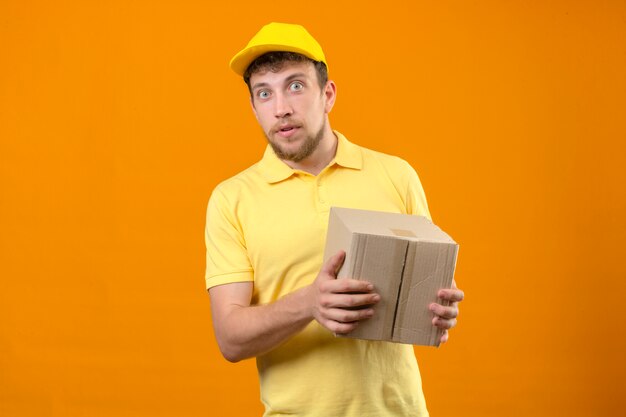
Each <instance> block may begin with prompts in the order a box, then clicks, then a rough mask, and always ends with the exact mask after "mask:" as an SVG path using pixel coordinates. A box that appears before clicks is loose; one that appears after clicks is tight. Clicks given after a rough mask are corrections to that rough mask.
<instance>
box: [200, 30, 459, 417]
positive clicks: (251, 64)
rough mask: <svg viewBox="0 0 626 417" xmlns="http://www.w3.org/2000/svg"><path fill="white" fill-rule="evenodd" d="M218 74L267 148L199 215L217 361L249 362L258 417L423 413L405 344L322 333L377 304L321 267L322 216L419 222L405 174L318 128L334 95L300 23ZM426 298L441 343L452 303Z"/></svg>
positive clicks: (451, 320)
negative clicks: (237, 81)
mask: <svg viewBox="0 0 626 417" xmlns="http://www.w3.org/2000/svg"><path fill="white" fill-rule="evenodd" d="M231 68H232V69H233V70H234V71H235V72H236V73H237V74H239V75H242V76H243V77H244V80H245V81H246V83H247V85H248V88H249V90H250V94H251V104H252V109H253V111H254V114H255V116H256V118H257V120H258V122H259V124H260V126H261V128H262V129H263V131H264V133H265V136H266V137H267V140H268V143H269V144H268V147H267V149H266V151H265V154H264V156H263V158H262V160H261V161H259V162H258V163H256V164H255V165H253V166H251V167H250V168H248V169H247V170H245V171H243V172H241V173H239V174H238V175H236V176H234V177H232V178H230V179H228V180H226V181H224V182H223V183H221V184H220V185H218V186H217V187H216V189H215V190H214V191H213V193H212V195H211V199H210V201H209V206H208V210H207V227H206V243H207V272H206V283H207V288H208V289H209V293H210V297H211V308H212V315H213V324H214V328H215V334H216V337H217V341H218V344H219V346H220V349H221V351H222V353H223V355H224V357H225V358H226V359H228V360H230V361H233V362H236V361H239V360H241V359H245V358H251V357H256V358H257V366H258V369H259V378H260V382H261V399H262V401H263V403H264V404H265V408H266V412H265V415H267V416H269V415H283V414H289V415H297V416H323V417H330V416H359V417H364V416H424V415H428V412H427V410H426V406H425V402H424V397H423V394H422V388H421V380H420V375H419V370H418V367H417V363H416V360H415V356H414V354H413V349H412V347H411V346H409V345H402V344H395V343H388V342H378V341H366V340H357V339H350V338H338V337H336V336H335V335H336V334H344V333H348V332H350V331H351V330H353V329H354V328H355V327H356V326H358V324H359V322H360V321H362V320H367V319H368V318H370V317H372V315H373V314H374V311H373V308H372V306H374V305H375V304H376V303H377V302H378V301H379V300H380V296H379V295H378V294H376V289H375V288H373V286H372V285H371V284H369V283H367V282H364V281H359V280H352V279H345V280H344V279H342V280H337V279H335V278H336V273H337V271H338V269H339V268H340V267H341V264H342V262H343V257H344V255H345V254H344V253H343V252H340V253H337V254H336V255H335V256H333V257H332V258H331V259H329V260H328V261H327V262H326V263H324V264H323V262H322V255H323V251H324V244H325V238H326V227H327V224H328V214H329V209H330V207H331V206H339V207H352V208H361V209H370V210H380V211H388V212H397V213H405V214H415V215H424V216H429V213H428V208H427V205H426V199H425V197H424V193H423V190H422V187H421V184H420V182H419V179H418V177H417V174H416V173H415V171H414V170H413V169H412V168H411V167H410V166H409V165H408V164H407V163H406V162H405V161H403V160H401V159H399V158H396V157H393V156H389V155H385V154H381V153H378V152H374V151H371V150H368V149H365V148H361V147H359V146H357V145H355V144H353V143H351V142H349V141H348V140H347V139H346V138H345V137H344V136H343V135H342V134H340V133H339V132H337V131H333V130H332V129H331V127H330V123H329V119H328V114H329V113H330V111H331V109H332V108H333V105H334V102H335V97H336V87H335V84H334V83H333V81H329V80H328V79H327V67H326V58H325V57H324V53H323V51H322V49H321V47H320V46H319V44H318V43H317V41H315V39H313V38H312V37H311V35H309V34H308V32H307V31H306V30H305V29H304V28H303V27H301V26H298V25H288V24H279V23H272V24H269V25H267V26H265V27H263V28H262V29H261V31H259V32H258V33H257V34H256V35H255V36H254V37H253V38H252V40H251V41H250V42H249V43H248V45H247V46H246V48H244V49H243V50H242V51H241V52H239V53H238V54H237V55H236V56H235V57H234V58H233V59H232V61H231ZM439 297H440V298H441V299H442V300H444V301H446V302H449V303H450V305H449V306H444V305H440V304H432V305H431V306H430V308H431V311H432V312H433V317H434V318H433V325H434V326H438V327H441V328H443V329H445V330H446V331H445V332H444V336H443V337H442V341H443V342H445V341H446V340H447V337H448V334H447V330H448V329H450V328H452V327H453V326H454V325H455V324H456V316H457V314H458V308H457V302H459V301H461V300H462V299H463V293H462V292H461V291H460V290H458V289H456V288H453V289H449V290H445V289H444V290H441V291H440V292H439ZM442 304H446V303H442ZM355 307H357V308H355ZM358 307H360V308H358Z"/></svg>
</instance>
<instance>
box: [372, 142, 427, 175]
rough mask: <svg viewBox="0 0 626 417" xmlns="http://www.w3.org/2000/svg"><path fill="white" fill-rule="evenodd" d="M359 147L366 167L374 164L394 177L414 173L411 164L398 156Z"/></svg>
mask: <svg viewBox="0 0 626 417" xmlns="http://www.w3.org/2000/svg"><path fill="white" fill-rule="evenodd" d="M360 148H361V151H362V154H363V163H364V166H365V167H366V168H367V165H371V164H376V165H378V166H380V167H381V168H383V169H384V170H385V171H386V172H387V173H388V174H389V175H390V176H392V177H394V178H395V177H401V178H406V177H408V176H412V175H414V173H415V170H414V169H413V167H412V166H411V164H409V163H408V162H407V161H406V160H404V159H403V158H401V157H399V156H395V155H390V154H387V153H383V152H379V151H375V150H372V149H368V148H364V147H362V146H361V147H360Z"/></svg>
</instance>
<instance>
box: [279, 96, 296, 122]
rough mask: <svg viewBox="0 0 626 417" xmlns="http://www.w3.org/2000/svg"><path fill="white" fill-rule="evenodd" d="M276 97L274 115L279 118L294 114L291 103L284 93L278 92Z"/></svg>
mask: <svg viewBox="0 0 626 417" xmlns="http://www.w3.org/2000/svg"><path fill="white" fill-rule="evenodd" d="M274 98H275V99H274V116H276V118H277V119H282V118H284V117H288V116H291V115H292V114H293V108H292V107H291V103H290V102H289V99H288V98H287V97H286V96H285V95H284V94H276V95H275V96H274Z"/></svg>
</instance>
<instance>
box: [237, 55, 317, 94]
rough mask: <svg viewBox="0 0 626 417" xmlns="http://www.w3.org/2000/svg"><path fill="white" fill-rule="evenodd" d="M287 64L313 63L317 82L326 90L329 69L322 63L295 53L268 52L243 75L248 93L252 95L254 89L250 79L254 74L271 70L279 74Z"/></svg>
mask: <svg viewBox="0 0 626 417" xmlns="http://www.w3.org/2000/svg"><path fill="white" fill-rule="evenodd" d="M285 62H311V63H313V66H314V67H315V72H316V73H317V82H318V83H319V85H320V89H322V90H323V89H324V86H326V82H327V81H328V68H327V67H326V64H325V63H323V62H322V61H315V60H313V59H311V58H309V57H306V56H304V55H302V54H298V53H295V52H286V51H275V52H267V53H265V54H263V55H261V56H260V57H258V58H256V59H255V60H254V61H252V62H251V63H250V65H248V68H246V72H244V74H243V80H244V81H245V83H246V85H247V86H248V91H250V95H252V88H251V86H250V77H251V76H252V74H254V73H255V72H258V71H266V70H270V71H272V72H278V71H280V70H281V68H282V67H283V64H284V63H285Z"/></svg>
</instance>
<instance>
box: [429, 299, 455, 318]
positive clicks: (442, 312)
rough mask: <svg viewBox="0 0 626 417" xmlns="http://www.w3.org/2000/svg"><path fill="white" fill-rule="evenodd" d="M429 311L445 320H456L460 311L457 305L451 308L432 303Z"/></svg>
mask: <svg viewBox="0 0 626 417" xmlns="http://www.w3.org/2000/svg"><path fill="white" fill-rule="evenodd" d="M429 310H430V311H432V312H433V313H435V315H436V316H439V317H441V318H444V319H455V318H457V317H458V316H459V309H458V307H457V306H456V305H452V306H449V307H445V306H442V305H441V304H437V303H432V304H431V305H430V306H429Z"/></svg>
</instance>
